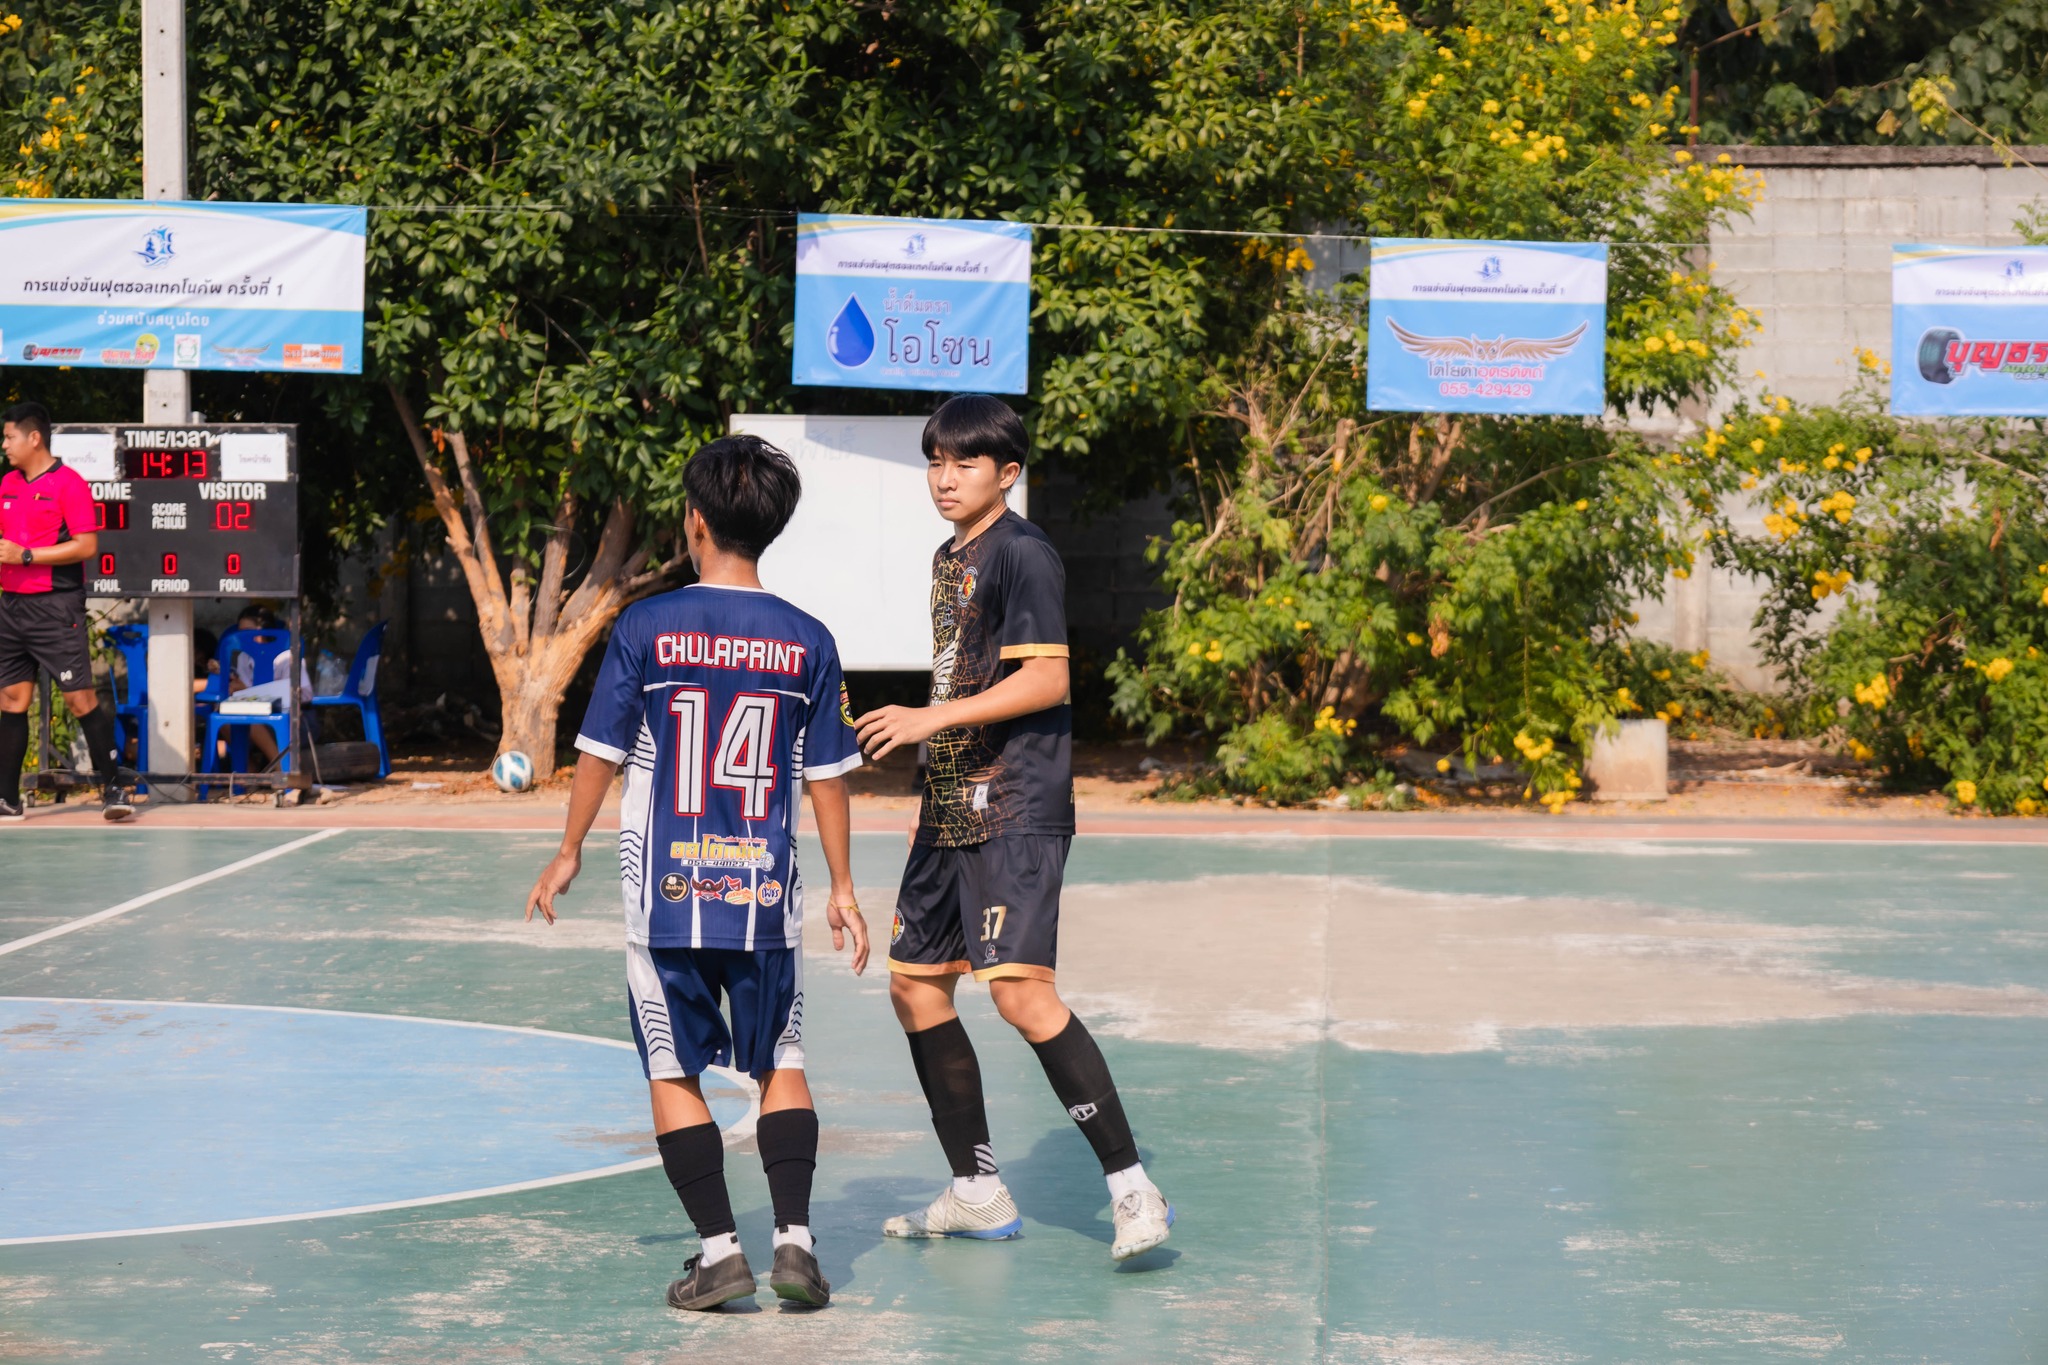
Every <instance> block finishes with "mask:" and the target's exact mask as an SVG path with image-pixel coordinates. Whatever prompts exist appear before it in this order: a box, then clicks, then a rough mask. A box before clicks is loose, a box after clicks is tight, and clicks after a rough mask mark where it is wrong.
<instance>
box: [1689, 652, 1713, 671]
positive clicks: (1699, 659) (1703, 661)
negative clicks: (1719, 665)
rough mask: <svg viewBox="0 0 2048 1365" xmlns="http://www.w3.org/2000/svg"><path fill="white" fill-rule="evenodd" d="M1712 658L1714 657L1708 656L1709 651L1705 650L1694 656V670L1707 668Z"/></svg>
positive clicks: (1692, 660) (1692, 661)
mask: <svg viewBox="0 0 2048 1365" xmlns="http://www.w3.org/2000/svg"><path fill="white" fill-rule="evenodd" d="M1711 657H1713V656H1712V655H1710V654H1708V653H1707V651H1706V650H1704V649H1703V650H1701V651H1700V652H1699V653H1697V654H1695V655H1693V656H1692V659H1691V663H1692V666H1693V667H1694V668H1705V667H1706V666H1707V660H1708V659H1710V658H1711Z"/></svg>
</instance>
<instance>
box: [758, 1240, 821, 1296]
mask: <svg viewBox="0 0 2048 1365" xmlns="http://www.w3.org/2000/svg"><path fill="white" fill-rule="evenodd" d="M768 1287H769V1288H770V1289H772V1290H774V1291H775V1293H776V1295H777V1296H778V1297H780V1298H785V1299H789V1300H791V1301H793V1302H796V1303H807V1304H809V1305H811V1307H813V1308H823V1307H824V1306H825V1305H826V1304H828V1303H830V1302H831V1301H832V1286H831V1285H829V1284H827V1283H825V1276H824V1274H823V1272H821V1271H820V1270H819V1269H818V1258H817V1257H816V1256H815V1255H813V1254H812V1253H810V1252H808V1251H806V1250H804V1249H803V1248H802V1247H800V1246H798V1245H797V1244H796V1243H795V1242H784V1243H783V1244H782V1245H781V1246H779V1247H777V1248H775V1268H774V1269H773V1270H771V1271H769V1272H768Z"/></svg>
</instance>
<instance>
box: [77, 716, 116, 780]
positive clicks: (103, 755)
mask: <svg viewBox="0 0 2048 1365" xmlns="http://www.w3.org/2000/svg"><path fill="white" fill-rule="evenodd" d="M78 728H79V729H81V730H83V731H84V732H85V744H86V748H88V749H90V750H91V751H92V770H93V772H94V773H95V774H97V775H98V777H99V779H100V785H101V786H102V787H111V786H113V785H114V767H115V764H116V763H117V762H118V761H119V760H120V757H121V754H120V745H118V744H116V743H115V742H114V717H113V716H112V715H111V714H109V712H108V711H107V708H106V707H104V706H95V707H94V708H93V709H92V710H90V711H88V712H86V713H85V714H84V715H82V716H80V717H79V718H78Z"/></svg>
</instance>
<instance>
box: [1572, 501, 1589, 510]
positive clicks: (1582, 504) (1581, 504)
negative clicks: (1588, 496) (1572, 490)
mask: <svg viewBox="0 0 2048 1365" xmlns="http://www.w3.org/2000/svg"><path fill="white" fill-rule="evenodd" d="M1590 506H1592V504H1591V503H1589V502H1587V501H1586V500H1585V499H1584V498H1580V499H1579V500H1578V501H1577V502H1575V503H1573V504H1572V510H1573V511H1574V512H1583V511H1585V510H1586V509H1587V508H1588V507H1590Z"/></svg>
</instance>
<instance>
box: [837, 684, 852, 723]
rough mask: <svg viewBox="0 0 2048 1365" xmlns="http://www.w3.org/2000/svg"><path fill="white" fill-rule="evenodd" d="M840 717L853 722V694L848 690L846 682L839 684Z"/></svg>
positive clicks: (847, 721)
mask: <svg viewBox="0 0 2048 1365" xmlns="http://www.w3.org/2000/svg"><path fill="white" fill-rule="evenodd" d="M839 719H841V720H843V721H845V722H846V723H847V724H848V725H851V724H853V695H852V694H851V693H850V692H848V691H847V690H846V684H845V683H841V684H839Z"/></svg>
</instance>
